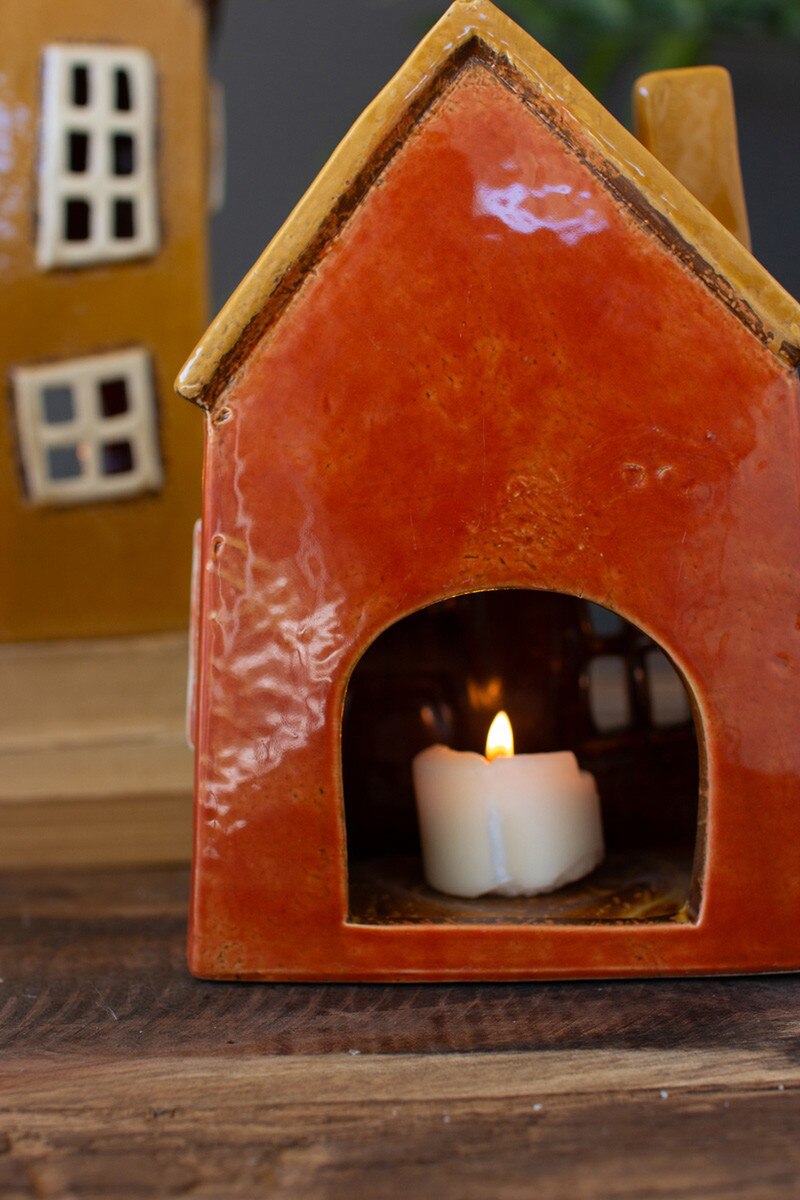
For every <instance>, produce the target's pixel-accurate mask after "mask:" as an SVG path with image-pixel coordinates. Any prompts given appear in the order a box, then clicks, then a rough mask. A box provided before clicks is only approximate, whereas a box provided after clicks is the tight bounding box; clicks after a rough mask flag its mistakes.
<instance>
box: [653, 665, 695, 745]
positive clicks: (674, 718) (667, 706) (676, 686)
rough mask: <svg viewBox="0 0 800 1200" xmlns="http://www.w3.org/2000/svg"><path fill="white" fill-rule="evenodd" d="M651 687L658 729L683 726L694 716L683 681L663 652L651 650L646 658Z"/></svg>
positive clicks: (654, 720) (654, 715)
mask: <svg viewBox="0 0 800 1200" xmlns="http://www.w3.org/2000/svg"><path fill="white" fill-rule="evenodd" d="M645 662H646V663H647V682H648V684H649V687H650V714H651V716H652V719H653V724H654V725H655V726H656V728H657V729H664V728H667V727H669V726H670V725H681V724H682V723H683V722H684V721H688V720H689V719H690V718H691V715H692V709H691V705H690V703H689V697H688V695H687V693H686V688H685V687H684V684H683V680H682V679H681V677H680V675H679V674H678V672H677V671H676V670H675V668H674V667H673V665H672V663H671V662H670V661H669V659H668V658H667V656H666V654H664V652H663V651H662V650H650V651H649V652H648V654H647V656H646V658H645Z"/></svg>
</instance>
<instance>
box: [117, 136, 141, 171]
mask: <svg viewBox="0 0 800 1200" xmlns="http://www.w3.org/2000/svg"><path fill="white" fill-rule="evenodd" d="M112 150H113V160H114V174H115V175H132V174H133V172H134V171H135V170H136V164H135V162H134V156H133V138H132V137H131V135H130V134H129V133H115V134H114V137H113V138H112Z"/></svg>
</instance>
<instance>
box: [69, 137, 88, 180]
mask: <svg viewBox="0 0 800 1200" xmlns="http://www.w3.org/2000/svg"><path fill="white" fill-rule="evenodd" d="M88 166H89V135H88V134H87V133H70V134H69V136H68V138H67V170H68V171H72V172H74V173H75V174H76V175H82V174H83V172H84V171H86V170H87V168H88Z"/></svg>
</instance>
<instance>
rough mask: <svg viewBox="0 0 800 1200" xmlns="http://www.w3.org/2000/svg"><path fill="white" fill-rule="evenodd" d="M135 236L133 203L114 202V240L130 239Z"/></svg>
mask: <svg viewBox="0 0 800 1200" xmlns="http://www.w3.org/2000/svg"><path fill="white" fill-rule="evenodd" d="M135 236H136V225H135V222H134V212H133V201H132V200H115V201H114V237H115V238H132V237H135Z"/></svg>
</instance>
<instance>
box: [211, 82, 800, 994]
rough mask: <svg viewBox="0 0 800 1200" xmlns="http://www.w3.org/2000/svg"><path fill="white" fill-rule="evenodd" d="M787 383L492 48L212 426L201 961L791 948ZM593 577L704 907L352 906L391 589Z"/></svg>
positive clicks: (216, 967) (361, 969)
mask: <svg viewBox="0 0 800 1200" xmlns="http://www.w3.org/2000/svg"><path fill="white" fill-rule="evenodd" d="M797 399H798V386H797V380H796V378H795V376H794V374H793V373H792V372H790V371H789V370H788V368H786V367H785V366H783V365H782V364H781V363H780V361H779V360H778V359H777V358H776V357H775V356H773V354H771V353H770V352H769V351H767V350H766V349H765V348H764V347H763V346H762V345H761V344H760V343H759V342H758V340H757V339H756V338H755V337H753V336H752V335H751V334H750V333H749V332H748V331H747V330H746V329H745V327H744V326H743V325H742V324H741V323H740V322H739V321H738V320H736V319H735V318H734V317H733V316H732V315H731V313H730V312H729V311H728V309H726V308H725V307H724V306H723V305H722V304H721V303H720V302H719V301H718V300H717V299H715V297H714V296H713V295H712V294H711V293H710V292H709V290H708V289H707V288H706V287H705V286H703V285H702V284H701V283H700V282H698V280H697V279H696V278H694V277H693V276H692V275H691V274H690V273H689V271H688V270H687V269H686V268H685V267H684V266H682V265H681V264H679V263H678V262H677V261H676V259H675V258H674V257H673V255H672V254H671V253H670V252H669V251H668V250H667V249H666V248H665V247H664V246H663V245H662V244H661V243H660V242H658V241H656V239H655V238H653V237H652V236H651V235H650V234H649V233H648V232H647V231H646V230H644V229H643V228H642V227H641V226H640V224H639V223H638V222H637V220H636V219H635V217H634V216H633V215H632V214H631V212H630V211H629V210H627V209H625V208H623V207H622V206H621V204H620V202H619V201H618V200H617V199H616V198H615V197H614V196H613V195H612V194H611V192H610V191H609V190H607V188H606V187H605V185H604V184H602V183H601V182H600V181H599V180H598V178H597V177H596V175H595V174H593V172H592V171H591V170H590V169H589V168H588V167H587V166H586V165H584V164H583V163H582V162H581V161H580V159H579V157H578V156H577V155H576V154H575V153H574V152H573V151H572V150H571V149H569V148H568V147H567V146H566V145H565V144H564V142H563V141H562V140H560V139H559V138H558V137H556V136H555V135H554V134H553V132H552V131H551V130H550V129H549V128H548V126H547V125H546V124H545V123H544V122H543V121H542V120H540V118H539V117H538V116H537V115H535V113H533V112H532V111H531V110H530V108H528V107H527V106H526V105H525V104H524V103H523V102H522V100H521V99H520V98H519V97H518V96H517V95H515V94H514V92H512V91H511V90H510V89H509V88H508V87H507V86H506V85H505V84H504V83H503V82H500V81H499V80H498V79H497V78H496V77H495V76H494V75H493V74H492V72H491V71H490V70H489V69H488V68H487V67H486V66H484V65H482V64H481V65H477V64H475V65H469V66H467V67H466V68H465V69H464V70H463V71H462V73H461V74H460V75H459V76H458V77H457V78H456V80H455V82H454V83H453V84H452V85H451V86H450V88H449V90H448V91H447V92H446V93H445V95H444V96H443V97H441V98H440V99H438V100H437V101H436V102H435V103H434V104H433V106H432V108H431V110H430V112H429V113H428V115H427V116H426V118H425V119H424V120H423V121H422V122H420V123H419V125H418V127H417V128H416V130H415V131H414V132H413V134H412V135H411V136H410V137H409V138H408V139H407V140H406V142H405V144H404V145H403V147H402V148H401V149H400V150H399V151H398V153H397V154H396V155H395V157H394V158H393V159H392V161H391V163H390V165H389V166H388V168H387V169H385V171H384V172H383V174H382V176H381V177H380V179H379V181H378V183H377V185H376V186H375V187H374V188H373V189H372V190H371V191H370V192H369V193H368V195H367V197H366V199H365V200H364V202H363V203H362V204H361V206H360V207H359V208H358V210H357V211H356V213H355V215H354V216H353V217H352V218H351V219H350V221H349V222H348V223H347V225H346V226H345V228H344V230H343V232H342V233H341V234H340V235H339V236H338V237H337V238H336V240H335V241H334V242H333V243H332V245H331V246H330V247H329V249H328V252H327V253H326V254H325V256H324V257H323V259H322V261H321V262H320V263H319V264H318V265H317V266H316V268H315V269H314V270H313V272H312V273H311V274H309V275H308V276H307V277H306V279H305V281H304V283H303V285H302V287H301V288H300V289H299V291H298V292H297V293H296V295H295V296H294V298H293V300H292V301H291V303H290V304H289V306H288V308H287V309H286V311H285V312H284V314H283V316H282V318H281V319H280V320H279V321H278V323H277V324H276V325H275V326H274V327H273V328H272V329H271V330H270V331H269V332H268V333H267V334H266V336H265V337H264V338H263V339H262V340H261V342H260V344H259V345H258V346H257V348H256V349H255V350H254V351H253V352H252V353H251V355H250V357H249V360H248V361H247V363H246V365H245V366H244V368H243V369H242V370H241V372H240V373H239V375H238V376H237V377H236V378H235V379H234V380H233V382H232V383H231V385H230V387H229V389H228V391H227V392H226V393H225V394H224V396H223V397H222V401H223V402H222V403H221V404H220V405H219V406H218V407H217V409H216V410H215V413H214V414H213V416H212V417H211V418H210V420H209V426H208V430H209V436H208V443H207V459H206V468H207V475H206V492H205V506H204V538H203V551H202V558H203V562H204V571H203V596H202V612H201V614H200V620H201V639H202V642H201V655H200V658H201V664H200V678H199V719H198V802H197V835H196V858H195V877H194V892H193V905H192V909H193V911H192V934H191V963H192V968H193V969H194V970H195V971H196V972H197V973H201V974H206V975H212V976H213V975H219V976H235V975H243V976H249V977H255V978H258V977H261V978H282V977H296V978H302V977H307V978H308V977H310V978H314V977H316V978H320V977H330V978H364V979H369V978H376V977H385V978H398V979H399V978H414V977H417V978H425V977H428V978H431V977H438V978H445V977H456V978H458V977H462V978H463V977H493V978H501V977H503V978H513V977H524V976H528V977H531V976H535V975H537V974H538V975H543V976H557V975H593V974H594V975H603V974H612V975H613V974H628V973H645V974H647V973H660V972H661V973H663V972H678V973H679V972H686V971H700V972H702V971H715V970H731V969H740V970H746V969H770V968H787V967H792V966H798V965H800V955H798V949H797V937H796V914H797V911H798V904H800V876H799V875H798V872H797V869H796V859H797V842H798V836H800V808H799V807H798V805H800V784H799V782H798V781H799V780H800V743H798V739H797V737H796V730H797V727H798V717H799V716H800V713H799V712H798V688H797V679H796V674H797V661H798V653H799V652H800V648H799V647H798V628H799V627H800V613H799V612H798V609H799V608H800V605H799V604H798V597H797V586H796V581H797V568H798V554H799V551H798V540H797V499H798V496H797V483H798V481H797V451H798V446H797ZM496 587H520V588H539V589H550V590H556V591H563V592H567V593H573V594H578V595H586V596H588V597H589V598H591V599H594V600H596V601H598V602H599V603H601V604H604V605H606V606H608V607H610V608H613V609H615V610H617V611H618V612H620V613H622V614H623V615H624V616H626V617H628V618H630V619H631V620H632V621H635V622H636V623H637V624H638V625H639V626H640V627H641V628H643V629H644V630H646V631H647V632H649V633H651V634H652V635H653V636H654V637H655V638H656V639H657V640H658V641H659V642H660V643H661V645H663V646H664V647H665V648H666V649H667V650H668V651H669V653H670V654H671V655H672V656H673V658H674V660H675V661H676V663H677V664H678V665H679V666H680V667H681V669H682V670H683V672H684V674H685V676H686V678H687V680H688V682H689V684H690V686H691V687H692V689H693V691H694V694H695V698H696V701H697V704H698V708H699V713H700V719H701V723H702V727H703V730H704V734H705V738H706V756H707V775H708V779H707V782H708V822H709V831H710V836H709V839H708V845H707V847H706V854H707V856H706V871H705V878H704V887H703V903H702V908H701V911H700V913H699V918H698V920H697V921H696V923H694V924H679V923H669V922H667V923H650V924H648V923H641V924H638V923H635V922H634V923H627V924H626V925H624V926H623V925H619V926H616V925H606V926H602V927H598V926H594V927H588V926H580V925H577V926H538V927H537V926H535V925H509V926H505V927H500V928H498V927H493V928H491V929H487V928H486V927H483V926H480V925H472V926H466V925H465V926H461V927H457V926H427V927H420V926H418V925H408V926H403V925H396V924H395V925H392V926H386V927H381V926H376V925H371V926H359V925H355V924H348V922H347V920H346V913H347V880H346V860H345V831H344V828H343V818H342V812H343V806H342V796H341V772H340V759H339V755H340V747H339V734H340V720H341V711H342V704H343V697H344V693H345V689H346V686H347V681H348V677H349V674H350V672H351V670H352V669H353V667H354V666H355V664H356V662H357V660H358V658H359V656H360V655H361V654H362V653H363V651H364V650H365V648H366V647H367V646H368V645H369V644H370V642H371V641H372V640H373V639H374V638H375V637H376V636H377V634H378V633H379V632H380V631H381V630H382V629H383V628H385V627H386V626H387V625H388V624H390V623H391V622H393V621H395V620H396V619H397V618H398V617H399V616H401V615H403V614H405V613H408V612H410V611H412V610H415V609H417V608H420V607H422V606H424V605H427V604H429V603H432V602H434V601H437V600H440V599H442V598H443V597H445V596H447V595H454V594H458V593H461V592H468V591H473V590H476V589H484V588H496Z"/></svg>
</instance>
